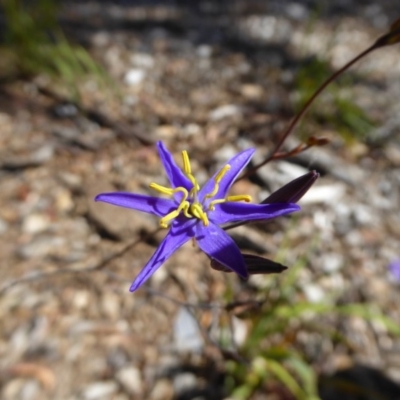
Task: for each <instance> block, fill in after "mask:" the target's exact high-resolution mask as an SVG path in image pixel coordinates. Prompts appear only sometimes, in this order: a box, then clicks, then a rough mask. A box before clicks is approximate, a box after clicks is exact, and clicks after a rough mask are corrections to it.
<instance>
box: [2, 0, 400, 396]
mask: <svg viewBox="0 0 400 400" xmlns="http://www.w3.org/2000/svg"><path fill="white" fill-rule="evenodd" d="M125 3H126V2H125ZM125 3H124V2H120V3H118V4H113V5H109V4H108V3H107V2H104V4H101V6H100V5H96V4H94V3H90V2H87V3H86V2H85V3H80V4H75V5H74V4H73V2H70V3H69V4H67V5H65V13H64V14H63V23H64V24H65V25H66V30H67V31H71V33H72V34H75V35H76V37H79V38H80V39H81V40H83V41H84V43H85V44H87V45H88V46H90V51H91V53H92V54H93V55H94V56H95V58H96V59H97V60H98V61H99V62H100V63H102V64H103V65H105V67H106V69H107V71H108V72H109V73H110V74H111V76H112V77H113V78H114V79H115V80H116V82H118V88H119V94H120V96H118V98H117V99H116V96H114V97H111V96H109V94H107V93H106V92H105V91H104V90H102V88H100V87H99V85H98V84H96V82H95V81H91V80H90V81H87V82H83V83H82V85H81V87H80V91H81V93H82V104H83V106H82V109H79V108H77V107H76V106H75V105H74V104H73V103H70V102H67V101H63V100H62V99H60V97H58V96H56V95H55V94H56V93H58V92H57V86H55V87H54V86H53V85H52V82H50V81H49V80H48V79H46V78H45V77H37V78H34V79H31V80H26V81H16V82H11V83H7V84H3V85H2V86H1V87H0V125H1V128H2V129H1V135H0V254H1V255H2V257H1V258H0V282H1V283H0V327H1V329H0V393H1V395H0V398H1V399H4V400H16V399H21V400H36V399H40V400H45V399H71V400H72V399H83V400H92V399H114V400H128V399H150V400H157V399H160V400H161V399H162V400H168V399H181V400H183V399H197V400H199V399H228V398H229V393H226V392H225V390H224V386H223V379H224V377H223V372H224V368H223V367H224V357H223V354H221V352H220V351H219V349H218V348H217V347H216V346H215V345H214V344H213V342H211V341H210V340H209V339H210V337H211V338H213V337H217V335H218V329H219V321H220V318H221V315H220V314H219V311H218V310H219V309H218V307H209V308H207V307H205V308H201V309H200V308H199V309H196V312H195V315H196V317H197V322H196V321H194V320H193V315H192V314H190V313H188V311H187V309H186V308H185V307H182V302H189V303H195V304H198V303H199V304H200V303H201V304H204V303H206V304H213V305H222V304H225V296H226V288H227V287H229V288H230V290H231V291H232V292H233V294H234V298H235V299H237V300H241V301H246V300H249V299H251V298H252V295H253V293H254V291H255V290H256V289H257V288H258V289H257V290H261V291H262V288H263V287H265V285H268V280H269V279H270V278H269V277H266V276H257V277H252V278H250V280H249V281H248V282H247V283H243V282H240V281H239V280H238V279H237V278H236V277H234V276H231V275H230V274H223V273H221V272H218V271H214V270H213V269H211V268H209V262H208V260H207V258H206V257H205V256H204V254H202V253H200V252H199V251H198V250H196V248H193V246H191V245H190V244H188V245H186V246H184V247H183V248H182V249H181V250H180V251H179V252H177V253H176V254H175V255H174V256H173V257H171V259H170V260H169V261H168V262H167V263H166V265H165V266H164V267H162V268H161V269H160V270H159V271H158V272H157V273H156V274H155V275H154V276H153V278H152V279H151V280H150V282H149V283H148V284H147V286H146V287H145V288H144V289H142V290H140V291H138V292H136V293H134V294H131V293H129V290H128V289H129V286H130V283H131V281H132V280H133V278H134V277H135V276H136V274H137V273H138V272H139V271H140V269H141V267H142V266H143V265H144V263H145V262H146V261H147V259H148V258H149V257H150V255H151V254H152V253H153V251H154V248H155V246H156V245H157V244H158V243H159V242H160V240H161V239H162V238H163V236H164V234H165V233H164V232H158V233H156V234H153V233H152V232H154V231H155V230H157V227H158V221H157V220H156V219H154V218H152V217H148V216H147V215H143V214H140V213H136V212H130V211H128V210H124V209H118V208H114V207H111V206H108V205H104V204H98V203H94V202H93V197H94V196H95V195H96V194H98V193H101V192H104V191H109V190H114V189H115V188H116V189H118V190H128V191H134V192H141V193H149V194H150V189H149V188H148V185H149V183H151V182H157V183H160V184H164V183H166V181H165V179H166V178H165V176H164V174H163V171H162V168H161V165H160V161H159V159H158V156H157V153H156V151H155V147H154V146H153V144H154V142H155V141H156V140H163V141H164V142H165V143H166V144H167V146H168V147H169V148H170V149H171V151H172V152H173V154H174V155H175V156H176V157H177V158H179V153H180V151H181V150H183V149H187V150H188V152H189V154H190V156H191V159H192V160H193V169H194V170H195V174H196V176H197V177H198V178H199V180H202V181H204V180H205V179H206V178H207V176H209V175H210V174H211V173H212V172H213V171H215V170H216V169H217V168H218V167H219V166H220V165H221V164H222V163H223V162H224V161H226V160H227V159H228V158H229V157H230V156H232V155H233V154H234V153H236V152H237V151H239V150H242V149H245V148H248V147H254V146H256V148H257V153H256V156H255V160H256V162H257V160H261V159H262V157H263V156H265V154H267V152H268V150H269V149H271V147H272V146H273V144H274V143H275V142H276V140H277V137H278V135H279V133H281V132H282V130H283V128H284V127H285V126H286V125H287V123H288V121H289V119H290V117H291V116H292V115H293V104H294V101H295V100H296V98H297V97H298V95H299V94H298V92H297V91H296V87H295V77H296V72H297V71H298V70H299V67H300V66H301V65H303V64H304V63H306V62H307V60H309V59H311V58H312V57H315V56H319V57H321V58H323V59H325V60H327V61H328V62H329V65H330V66H331V67H332V68H337V67H339V66H341V65H343V63H345V62H346V61H348V60H349V59H350V58H351V57H352V56H354V55H356V54H357V53H358V52H360V51H362V50H363V49H364V48H366V47H367V46H368V45H369V44H371V43H372V42H373V41H374V39H375V38H376V37H377V36H378V35H379V34H381V33H382V32H383V31H384V30H385V26H387V24H388V23H389V22H390V21H391V15H393V13H394V12H395V11H397V10H396V9H395V8H394V7H393V3H394V2H392V1H387V2H379V3H378V2H376V3H373V2H371V3H368V4H366V5H358V3H357V2H346V4H347V5H346V4H344V3H345V2H339V1H338V2H335V7H333V6H332V8H329V7H328V6H324V7H323V9H322V10H321V11H320V16H318V17H314V16H313V15H314V14H313V12H314V11H313V10H315V7H314V5H313V4H312V2H303V3H297V2H292V3H290V4H289V3H287V4H286V3H284V2H274V1H272V2H268V6H265V7H264V8H263V7H261V6H260V2H249V3H248V4H247V7H243V9H240V5H241V3H240V2H235V7H236V8H234V7H233V8H232V9H237V10H236V11H237V12H233V11H232V10H231V12H228V13H221V12H220V11H221V10H225V9H224V7H226V4H225V3H223V2H221V3H218V4H220V7H221V9H220V10H218V9H217V10H213V9H212V7H211V6H210V7H211V9H207V8H204V7H203V8H201V7H200V6H199V7H200V8H201V10H200V11H201V12H203V13H204V15H205V16H206V17H204V18H202V19H198V18H197V19H196V18H195V17H194V12H193V10H192V9H191V8H178V7H177V6H176V4H175V2H171V3H168V4H167V5H168V7H166V6H165V4H164V6H160V5H158V6H156V5H153V6H152V7H151V8H150V7H148V6H146V5H143V4H142V5H141V6H140V7H129V6H127V5H126V4H125ZM342 3H343V4H342ZM350 3H351V4H350ZM353 3H354V4H353ZM155 4H156V3H155ZM199 4H205V3H199ZM207 4H208V3H207ZM210 4H211V3H210ZM349 4H350V5H349ZM197 11H199V10H197ZM239 11H240V12H241V13H240V15H239V14H237V13H238V12H239ZM310 21H312V22H310ZM354 71H356V72H357V74H358V75H357V77H356V78H355V79H354V82H353V84H352V86H351V87H350V88H349V87H346V89H344V90H345V91H346V92H345V93H346V95H347V96H348V97H349V98H351V100H352V101H354V102H355V103H356V104H357V105H358V106H360V107H361V108H362V109H363V110H364V112H365V113H366V114H367V115H371V116H372V117H373V119H374V120H375V121H377V127H376V128H374V129H373V131H372V132H370V133H369V136H368V140H366V141H364V142H360V141H355V142H352V143H347V142H346V141H345V140H344V139H342V138H341V136H340V135H339V134H338V132H337V131H336V130H335V129H334V128H332V126H331V125H329V124H327V123H319V122H318V121H314V120H312V119H308V120H307V121H306V123H305V128H304V129H307V130H308V134H309V135H318V136H324V137H328V138H329V139H330V140H331V141H330V143H329V144H328V145H327V146H325V147H318V148H313V149H311V150H309V151H308V152H306V153H303V154H301V155H299V156H297V157H294V158H292V159H289V160H285V161H277V162H273V163H270V164H268V165H267V166H266V167H264V168H262V169H261V170H260V171H259V172H258V173H257V175H256V177H255V178H254V179H251V180H242V181H240V182H238V184H237V185H236V186H234V188H233V191H234V192H235V193H249V194H251V195H252V196H253V199H254V200H256V201H261V200H262V199H264V198H265V197H266V196H267V195H268V193H270V192H272V191H273V190H276V189H277V188H279V187H280V186H282V185H283V184H285V183H287V182H289V181H290V180H292V179H294V178H296V177H298V176H300V175H301V174H304V173H306V172H307V171H309V170H310V169H316V170H317V171H319V172H320V173H321V178H320V179H319V180H318V182H317V183H316V184H315V186H314V187H313V188H312V189H311V190H310V191H309V193H308V194H307V195H306V196H305V197H304V198H303V200H302V201H301V202H300V205H301V206H302V211H301V212H300V213H298V214H297V215H296V216H293V217H290V218H281V219H278V220H276V221H273V222H271V223H269V224H268V225H265V226H260V225H255V226H250V225H248V226H243V227H240V228H238V229H236V230H235V231H232V235H233V237H234V238H235V240H236V241H237V242H238V243H240V244H241V247H242V248H243V250H247V251H249V252H253V253H258V254H261V255H265V256H267V257H270V258H274V257H275V256H276V255H277V254H278V253H279V254H280V256H281V257H283V260H284V263H285V264H286V265H289V266H291V265H295V264H296V262H297V260H299V259H302V260H305V262H306V267H305V268H303V270H302V271H301V274H300V275H299V280H298V282H296V286H297V287H298V288H299V291H300V294H301V296H303V298H305V299H307V300H309V301H310V302H311V303H320V302H328V303H332V304H352V303H359V302H364V303H367V304H371V305H373V306H374V307H376V308H377V309H380V310H382V311H383V313H384V314H385V315H387V316H388V317H390V318H392V319H393V320H394V321H395V322H396V323H399V324H400V312H399V309H398V307H397V305H398V303H399V283H397V282H396V281H395V280H394V279H393V277H392V276H391V275H390V274H389V272H388V265H389V263H390V262H392V261H394V260H397V259H400V249H399V239H400V208H399V204H400V134H399V128H400V119H399V115H400V106H399V105H400V102H399V101H398V99H400V84H399V82H400V80H399V79H400V62H399V49H398V47H395V46H393V47H390V48H385V49H381V50H379V51H377V52H376V53H374V54H373V55H371V56H369V57H367V58H365V59H364V60H362V61H361V62H360V63H359V64H357V69H354ZM82 110H86V111H88V110H91V111H95V113H94V112H92V113H90V112H84V111H82ZM101 116H107V121H105V119H104V118H101ZM297 144H298V139H296V135H294V136H293V137H291V138H290V139H289V140H288V141H287V142H286V147H285V148H286V149H291V148H292V147H294V146H295V145H297ZM229 318H231V319H232V321H234V323H233V328H232V329H233V334H234V336H235V338H236V342H237V343H238V344H239V345H240V344H241V343H244V342H245V341H246V337H247V335H248V332H249V330H250V329H251V322H250V321H246V320H243V319H239V318H236V317H235V316H233V315H230V316H229ZM322 323H324V324H326V325H327V326H328V327H330V328H332V329H335V330H337V331H339V332H340V333H341V334H342V335H344V336H345V337H346V339H347V341H348V342H349V346H348V348H344V347H343V346H342V345H341V344H340V343H339V344H337V343H335V342H334V341H333V340H332V338H331V337H325V336H323V335H321V334H319V335H314V336H313V335H311V334H309V333H307V332H302V333H300V334H299V335H298V338H297V341H298V346H299V347H300V348H302V349H303V351H304V353H305V355H306V357H307V359H308V360H309V361H310V362H311V364H312V365H313V366H314V367H315V370H316V371H317V372H319V373H323V374H331V373H334V372H335V371H337V370H340V369H342V368H345V367H351V366H356V365H362V366H366V367H373V368H376V369H378V370H380V371H382V373H383V374H384V375H385V376H386V377H388V378H390V379H391V380H393V385H395V383H398V384H400V340H399V338H396V337H394V336H393V335H391V334H390V333H389V332H388V330H387V328H386V327H385V326H384V325H383V324H382V323H379V322H377V321H370V320H366V319H362V318H360V317H348V318H333V319H329V318H328V319H327V320H324V321H322ZM199 327H200V328H201V330H199ZM204 332H208V335H206V336H204ZM349 348H351V349H352V351H349ZM239 351H240V350H239ZM393 390H395V389H393ZM393 393H394V392H393ZM399 393H400V391H397V393H396V395H397V397H396V395H395V396H394V397H391V398H392V399H394V398H399V396H400V395H399ZM260 396H261V397H257V396H256V395H255V397H253V398H254V399H258V398H260V399H262V398H267V397H263V394H260ZM328 396H329V395H328V394H327V395H326V397H324V398H326V399H328ZM270 398H271V399H272V398H277V399H281V398H282V399H283V398H284V397H276V396H275V397H270ZM285 398H286V397H285ZM354 398H355V397H354ZM388 398H389V397H388Z"/></svg>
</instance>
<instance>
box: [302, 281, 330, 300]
mask: <svg viewBox="0 0 400 400" xmlns="http://www.w3.org/2000/svg"><path fill="white" fill-rule="evenodd" d="M303 290H304V294H305V295H306V297H307V300H308V301H309V302H310V303H320V302H321V301H322V299H323V298H324V297H325V294H324V291H323V290H322V289H321V287H319V286H317V285H314V284H312V283H309V284H307V285H305V286H304V287H303Z"/></svg>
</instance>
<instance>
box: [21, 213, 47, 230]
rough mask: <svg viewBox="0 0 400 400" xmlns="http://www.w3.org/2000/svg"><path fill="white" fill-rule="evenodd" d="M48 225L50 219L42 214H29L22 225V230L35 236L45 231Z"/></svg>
mask: <svg viewBox="0 0 400 400" xmlns="http://www.w3.org/2000/svg"><path fill="white" fill-rule="evenodd" d="M49 225H50V218H49V217H48V216H47V215H43V214H30V215H28V216H27V217H26V218H25V219H24V221H23V223H22V230H23V231H24V232H25V233H30V234H35V233H39V232H43V231H45V230H46V229H47V228H48V227H49Z"/></svg>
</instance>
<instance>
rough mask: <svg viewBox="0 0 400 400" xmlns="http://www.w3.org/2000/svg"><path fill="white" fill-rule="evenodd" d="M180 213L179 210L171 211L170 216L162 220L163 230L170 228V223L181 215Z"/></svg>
mask: <svg viewBox="0 0 400 400" xmlns="http://www.w3.org/2000/svg"><path fill="white" fill-rule="evenodd" d="M179 213H180V211H178V210H174V211H171V212H170V213H169V214H167V215H166V216H164V217H162V218H161V219H160V226H161V228H168V222H170V221H172V220H173V219H175V218H176V217H177V216H178V215H179Z"/></svg>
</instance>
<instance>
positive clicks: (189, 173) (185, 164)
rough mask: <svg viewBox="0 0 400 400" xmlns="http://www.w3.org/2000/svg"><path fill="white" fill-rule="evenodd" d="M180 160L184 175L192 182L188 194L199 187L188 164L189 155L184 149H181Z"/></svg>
mask: <svg viewBox="0 0 400 400" xmlns="http://www.w3.org/2000/svg"><path fill="white" fill-rule="evenodd" d="M182 160H183V171H184V172H185V174H186V176H187V177H188V178H189V180H190V182H192V184H193V189H192V190H191V191H190V195H192V194H193V193H192V192H196V191H198V190H199V189H200V186H199V184H198V183H197V181H196V178H195V177H194V176H193V175H192V167H191V165H190V160H189V155H188V153H187V151H186V150H183V151H182Z"/></svg>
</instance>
